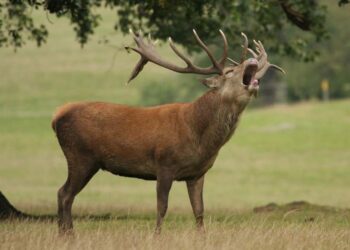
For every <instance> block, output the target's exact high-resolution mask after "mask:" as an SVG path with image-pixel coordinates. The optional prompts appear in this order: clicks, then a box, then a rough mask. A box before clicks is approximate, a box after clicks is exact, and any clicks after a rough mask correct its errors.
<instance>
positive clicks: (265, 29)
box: [0, 0, 349, 61]
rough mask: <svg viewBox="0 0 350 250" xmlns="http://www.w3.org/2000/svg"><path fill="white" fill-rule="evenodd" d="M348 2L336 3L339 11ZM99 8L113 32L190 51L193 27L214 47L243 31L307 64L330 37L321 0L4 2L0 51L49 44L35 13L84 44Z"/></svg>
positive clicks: (0, 17)
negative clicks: (64, 23) (68, 27)
mask: <svg viewBox="0 0 350 250" xmlns="http://www.w3.org/2000/svg"><path fill="white" fill-rule="evenodd" d="M347 3H349V0H338V4H339V6H341V5H344V4H347ZM100 7H107V8H112V9H116V13H117V16H116V23H115V29H118V30H120V31H121V32H123V33H124V34H125V33H127V32H128V30H129V28H132V29H136V30H138V29H141V30H143V31H144V32H146V33H151V34H152V36H153V37H155V38H158V39H161V40H165V39H167V38H168V37H169V36H170V35H171V36H172V37H174V38H175V40H176V42H178V43H179V44H181V45H183V46H184V47H185V48H187V49H188V51H195V50H196V49H197V46H196V45H195V43H194V39H193V38H192V36H191V30H192V29H193V28H196V30H197V31H198V33H199V34H200V35H201V36H202V37H204V38H205V40H206V41H207V42H208V43H215V42H216V40H217V39H218V29H220V28H221V29H222V30H223V31H224V32H225V33H226V34H227V35H228V36H230V37H232V36H235V37H237V36H239V33H240V32H241V31H244V32H245V33H246V34H247V35H248V36H249V37H252V38H258V39H260V40H264V43H265V44H268V45H269V46H270V48H269V49H270V50H272V51H275V52H278V53H279V54H282V55H290V56H293V57H297V58H301V59H303V60H305V61H308V60H312V59H313V58H314V57H315V55H316V54H317V51H316V50H315V46H314V44H315V42H320V41H322V40H323V39H325V38H327V30H326V28H325V20H326V14H327V11H326V8H325V7H324V6H322V5H320V4H319V3H318V2H317V0H309V1H304V0H269V1H264V0H194V1H187V0H148V1H144V0H132V1H128V0H46V1H45V0H27V1H21V0H5V2H4V3H0V46H12V47H14V48H18V47H21V46H22V45H23V44H25V42H26V40H34V41H35V42H36V43H37V45H38V46H40V45H41V44H42V43H44V42H45V41H46V39H47V37H48V35H49V34H48V31H47V29H46V27H45V25H43V24H37V22H36V20H35V19H33V17H32V16H31V11H32V9H33V8H35V9H41V10H43V11H48V12H49V13H53V14H55V15H57V16H58V17H63V16H65V17H68V18H69V19H70V21H71V24H72V26H73V28H74V31H75V32H76V36H77V39H78V41H79V43H80V44H81V45H84V44H85V43H87V42H88V40H89V37H90V35H92V34H93V33H94V29H95V28H96V27H97V26H98V25H99V23H100V22H101V21H102V19H103V16H101V15H100V14H98V12H97V9H98V8H100ZM295 27H297V28H295ZM291 34H292V35H291ZM237 44H238V43H237V41H236V44H233V45H237Z"/></svg>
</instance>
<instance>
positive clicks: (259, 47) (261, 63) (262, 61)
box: [248, 40, 286, 79]
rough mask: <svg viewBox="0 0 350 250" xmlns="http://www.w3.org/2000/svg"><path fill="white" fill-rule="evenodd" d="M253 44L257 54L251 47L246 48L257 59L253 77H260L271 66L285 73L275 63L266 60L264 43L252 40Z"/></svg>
mask: <svg viewBox="0 0 350 250" xmlns="http://www.w3.org/2000/svg"><path fill="white" fill-rule="evenodd" d="M253 42H254V44H255V46H256V51H257V52H258V53H259V54H258V55H257V54H256V53H255V52H254V51H253V50H252V49H248V51H249V52H250V53H252V55H253V56H254V57H255V58H256V59H257V60H258V72H257V73H256V75H255V77H256V78H257V79H260V78H261V77H263V76H264V74H265V73H266V71H267V70H268V69H269V68H270V67H272V68H275V69H277V70H279V71H281V72H282V73H284V74H285V73H286V72H285V71H284V70H283V69H282V68H281V67H279V66H277V65H275V64H271V63H270V62H269V61H268V60H267V53H266V51H265V48H264V45H263V44H262V42H261V41H255V40H253Z"/></svg>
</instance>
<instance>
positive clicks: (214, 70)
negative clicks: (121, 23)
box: [125, 30, 228, 82]
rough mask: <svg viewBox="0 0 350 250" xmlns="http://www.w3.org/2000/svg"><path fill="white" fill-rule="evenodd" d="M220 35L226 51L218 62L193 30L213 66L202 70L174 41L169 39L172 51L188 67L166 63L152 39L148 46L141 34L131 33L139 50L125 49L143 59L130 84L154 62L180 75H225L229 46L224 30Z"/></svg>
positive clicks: (137, 66)
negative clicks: (148, 63) (147, 64)
mask: <svg viewBox="0 0 350 250" xmlns="http://www.w3.org/2000/svg"><path fill="white" fill-rule="evenodd" d="M219 32H220V35H221V37H222V39H223V41H224V50H223V54H222V57H221V58H220V60H218V61H217V60H216V59H215V58H214V56H213V55H212V53H211V52H210V51H209V49H208V47H207V46H206V45H205V44H204V43H203V41H202V40H201V39H200V38H199V36H198V35H197V32H196V31H195V30H193V35H194V37H195V39H196V41H197V43H198V44H199V46H200V47H201V48H202V49H203V50H204V51H205V52H206V53H207V55H208V57H209V59H210V61H211V62H212V64H213V65H212V66H211V67H207V68H202V67H199V66H196V65H194V64H193V63H192V62H191V61H190V60H189V59H188V58H187V57H185V56H184V55H183V54H182V53H181V52H180V51H179V50H178V49H177V48H176V46H175V44H174V43H173V41H172V39H171V38H170V37H169V45H170V47H171V49H172V50H173V51H174V52H175V54H176V55H177V56H178V57H180V58H181V59H182V60H183V61H184V62H185V63H186V65H187V66H186V67H179V66H177V65H175V64H173V63H171V62H168V61H165V60H164V59H162V58H161V57H160V56H159V55H158V54H157V52H156V51H155V47H154V43H153V42H152V40H151V39H148V44H146V43H145V42H144V41H143V37H142V34H141V33H136V34H135V33H134V32H132V31H131V33H132V35H133V38H134V40H135V43H136V45H137V48H132V47H125V49H127V50H130V49H131V50H133V51H135V52H137V53H138V54H139V55H140V56H141V58H140V60H139V61H138V63H137V64H136V66H135V68H134V70H133V71H132V73H131V76H130V78H129V80H128V82H130V81H131V80H132V79H134V78H135V77H136V76H137V75H138V74H139V73H140V72H141V71H142V69H143V67H144V66H145V64H146V63H147V62H149V61H150V62H153V63H155V64H157V65H159V66H161V67H164V68H167V69H170V70H172V71H176V72H179V73H194V74H201V75H211V74H219V75H220V74H223V69H224V67H225V61H226V59H227V56H228V48H227V47H228V46H227V39H226V36H225V34H224V32H222V30H219Z"/></svg>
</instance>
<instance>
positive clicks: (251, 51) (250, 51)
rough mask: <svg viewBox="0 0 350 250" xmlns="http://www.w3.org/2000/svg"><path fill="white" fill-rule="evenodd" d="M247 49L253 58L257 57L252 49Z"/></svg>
mask: <svg viewBox="0 0 350 250" xmlns="http://www.w3.org/2000/svg"><path fill="white" fill-rule="evenodd" d="M248 51H249V53H250V54H252V56H254V58H258V55H257V54H256V53H255V52H254V50H252V49H250V48H248Z"/></svg>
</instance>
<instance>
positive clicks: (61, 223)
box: [58, 159, 99, 233]
mask: <svg viewBox="0 0 350 250" xmlns="http://www.w3.org/2000/svg"><path fill="white" fill-rule="evenodd" d="M98 169H99V168H98V167H97V166H96V165H95V164H93V162H92V161H91V160H89V159H87V160H82V159H80V160H79V161H76V160H74V161H70V160H68V178H67V180H66V182H65V183H64V185H63V186H62V187H61V188H60V189H59V190H58V227H59V231H60V233H66V232H69V231H70V230H72V229H73V221H72V214H71V211H72V204H73V201H74V197H75V196H76V195H77V194H78V193H79V192H80V191H81V190H82V189H83V188H84V187H85V185H86V184H87V183H88V182H89V180H90V179H91V178H92V177H93V176H94V175H95V173H96V172H97V171H98Z"/></svg>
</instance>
